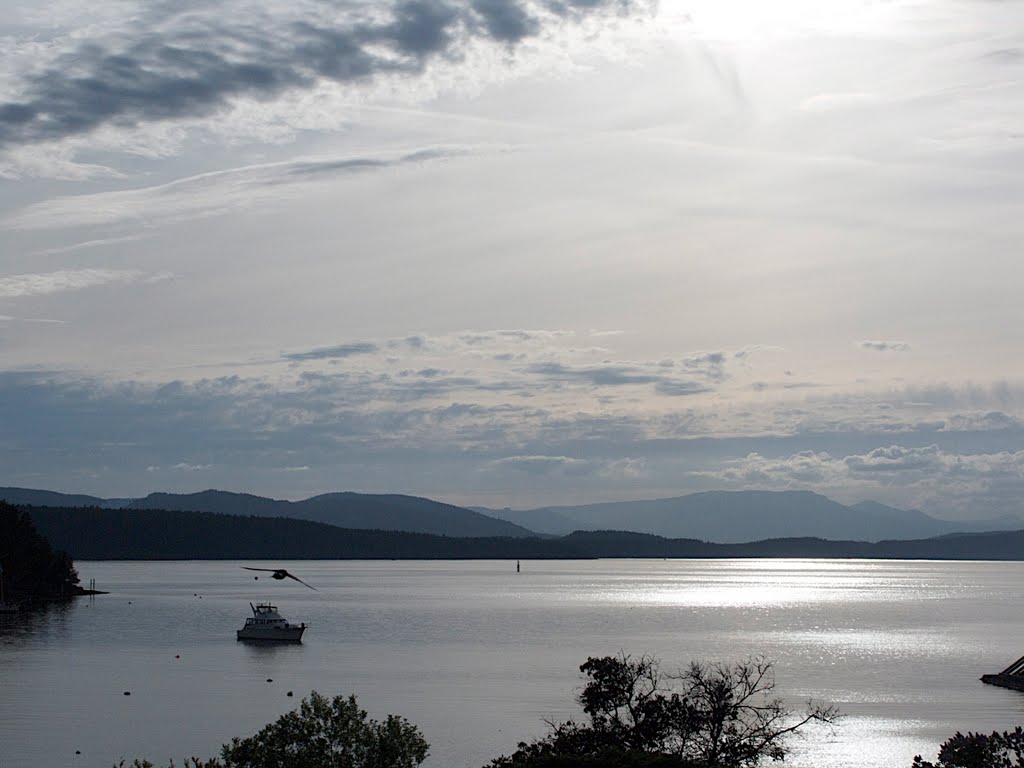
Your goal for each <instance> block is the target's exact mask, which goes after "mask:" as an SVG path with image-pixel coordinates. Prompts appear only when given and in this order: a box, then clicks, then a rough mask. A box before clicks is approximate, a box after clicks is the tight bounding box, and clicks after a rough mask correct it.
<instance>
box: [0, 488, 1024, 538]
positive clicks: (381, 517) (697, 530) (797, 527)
mask: <svg viewBox="0 0 1024 768" xmlns="http://www.w3.org/2000/svg"><path fill="white" fill-rule="evenodd" d="M0 500H5V501H7V502H8V503H11V504H16V505H30V506H36V507H65V508H66V507H78V508H81V507H97V508H101V509H121V510H128V511H131V510H168V511H189V512H209V513H214V514H227V515H243V516H257V517H285V518H292V519H300V520H309V521H314V522H320V523H326V524H328V525H333V526H337V527H340V528H346V529H358V530H368V529H370V530H386V531H405V532H410V533H427V534H434V535H440V536H454V537H512V538H523V537H529V536H535V535H537V534H540V535H543V536H564V535H566V534H569V533H572V532H573V531H632V532H636V533H644V534H651V535H654V536H660V537H663V538H667V539H692V540H700V541H705V542H715V543H721V544H729V543H742V542H755V541H762V540H766V539H781V538H807V537H810V538H819V539H827V540H831V541H865V542H878V541H883V540H916V539H928V538H932V537H935V536H943V535H946V534H954V533H974V532H983V531H1006V530H1018V529H1024V520H1022V519H1020V518H1016V517H1006V518H1002V519H999V520H987V521H972V522H966V521H961V522H951V521H947V520H940V519H938V518H935V517H931V516H930V515H927V514H925V513H923V512H920V511H917V510H904V509H896V508H894V507H889V506H886V505H884V504H879V503H877V502H872V501H865V502H861V503H859V504H853V505H849V506H848V505H844V504H840V503H838V502H836V501H833V500H831V499H829V498H827V497H825V496H821V495H819V494H816V493H811V492H808V491H782V492H773V491H713V492H706V493H693V494H689V495H687V496H678V497H675V498H668V499H656V500H648V501H623V502H608V503H603V504H586V505H578V506H560V507H543V508H539V509H529V510H510V509H501V510H499V509H486V508H473V509H467V508H463V507H457V506H453V505H451V504H443V503H441V502H437V501H431V500H429V499H424V498H419V497H416V496H402V495H382V494H361V493H348V492H345V493H328V494H324V495H321V496H314V497H312V498H309V499H305V500H303V501H281V500H277V499H268V498H265V497H262V496H254V495H251V494H246V493H230V492H227V491H217V490H209V491H202V492H200V493H190V494H174V493H151V494H149V495H148V496H146V497H145V498H140V499H126V498H117V499H103V498H98V497H95V496H86V495H73V494H61V493H56V492H53V491H45V490H32V489H26V488H0Z"/></svg>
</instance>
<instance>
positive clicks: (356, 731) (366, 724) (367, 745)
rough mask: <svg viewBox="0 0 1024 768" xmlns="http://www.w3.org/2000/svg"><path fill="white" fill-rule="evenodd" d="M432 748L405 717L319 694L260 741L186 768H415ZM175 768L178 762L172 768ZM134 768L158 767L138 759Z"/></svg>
mask: <svg viewBox="0 0 1024 768" xmlns="http://www.w3.org/2000/svg"><path fill="white" fill-rule="evenodd" d="M428 750H429V745H428V744H427V742H426V741H425V740H424V739H423V736H422V735H421V734H420V731H419V729H418V728H417V727H416V726H414V725H411V724H410V723H409V722H408V721H407V720H406V719H405V718H402V717H398V716H397V715H388V717H387V720H385V721H384V722H377V721H376V720H371V719H368V718H367V715H366V711H365V710H362V709H360V708H359V705H358V704H357V703H356V697H355V696H349V697H348V698H347V699H346V698H345V697H343V696H335V697H334V699H328V698H327V697H326V696H323V695H321V694H319V693H317V692H316V691H313V692H312V693H310V695H309V698H308V699H303V700H302V702H301V704H300V705H299V709H298V710H292V711H291V712H288V713H286V714H284V715H282V716H281V717H279V718H278V719H277V720H275V721H274V722H273V723H270V724H269V725H267V726H265V727H264V728H263V729H262V730H261V731H260V732H259V733H257V734H256V735H255V736H250V737H249V738H246V739H239V738H234V739H232V740H231V743H230V744H225V745H224V746H223V747H222V748H221V756H220V758H219V759H218V758H211V759H210V760H207V761H205V762H204V761H202V760H199V759H197V758H192V759H191V760H188V761H186V763H185V768H415V766H417V765H419V764H420V763H422V762H423V761H424V760H425V759H426V757H427V751H428ZM171 765H172V766H173V763H172V764H171ZM132 768H153V764H152V763H149V762H146V761H143V762H140V761H138V760H136V761H135V762H134V763H133V764H132Z"/></svg>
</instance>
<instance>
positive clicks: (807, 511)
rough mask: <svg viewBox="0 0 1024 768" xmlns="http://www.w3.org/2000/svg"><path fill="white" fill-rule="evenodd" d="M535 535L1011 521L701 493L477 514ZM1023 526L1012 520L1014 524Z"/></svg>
mask: <svg viewBox="0 0 1024 768" xmlns="http://www.w3.org/2000/svg"><path fill="white" fill-rule="evenodd" d="M484 511H485V512H486V514H489V515H491V516H494V517H501V518H502V519H505V520H509V521H510V522H515V523H518V524H520V525H524V526H528V527H529V528H530V529H531V530H534V531H537V532H538V533H549V534H556V535H562V534H566V533H568V532H570V531H572V530H623V531H637V532H640V533H651V534H655V535H658V536H666V537H670V538H679V537H686V538H693V539H701V540H703V541H715V542H721V543H738V542H744V541H756V540H759V539H768V538H786V537H817V538H822V539H830V540H853V541H880V540H884V539H920V538H928V537H931V536H938V535H941V534H945V533H953V532H963V531H977V530H985V526H990V527H989V528H988V529H989V530H991V529H993V528H997V527H998V528H1003V529H1006V528H1012V527H1014V524H1013V521H1010V520H1002V521H999V522H998V523H993V522H992V521H988V522H982V523H979V522H971V523H968V522H949V521H946V520H939V519H937V518H934V517H931V516H929V515H926V514H924V513H923V512H919V511H917V510H903V509H895V508H894V507H889V506H886V505H884V504H879V503H877V502H862V503H860V504H855V505H852V506H846V505H844V504H840V503H838V502H836V501H833V500H831V499H829V498H827V497H825V496H821V495H820V494H817V493H811V492H809V491H708V492H703V493H693V494H689V495H687V496H678V497H675V498H669V499H654V500H649V501H623V502H606V503H602V504H585V505H579V506H562V507H544V508H540V509H530V510H519V511H517V510H506V509H503V510H493V509H492V510H484ZM1022 524H1024V521H1019V520H1018V521H1016V525H1018V526H1019V525H1022Z"/></svg>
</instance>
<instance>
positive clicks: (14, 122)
mask: <svg viewBox="0 0 1024 768" xmlns="http://www.w3.org/2000/svg"><path fill="white" fill-rule="evenodd" d="M221 5H222V6H223V5H224V4H221ZM630 6H631V3H630V2H629V0H550V1H548V2H523V1H522V0H468V1H466V2H442V1H440V0H401V1H400V2H396V3H393V4H391V5H388V6H384V5H379V6H372V5H358V4H351V5H349V6H348V7H346V6H345V5H344V4H341V3H329V4H321V5H316V4H314V5H311V6H310V5H307V4H300V6H299V8H298V9H297V10H304V11H313V12H312V13H309V14H296V15H295V17H293V18H291V19H283V20H282V19H279V18H273V17H269V18H268V16H267V14H266V13H261V12H260V9H261V8H262V6H259V7H253V6H244V5H243V6H242V7H233V6H227V7H219V8H205V9H204V10H200V9H198V8H194V7H184V8H182V9H181V10H180V11H179V12H178V13H171V14H169V15H168V16H165V17H163V18H159V19H156V20H152V21H155V22H157V23H155V25H154V26H152V27H151V26H150V25H149V24H139V25H138V27H139V28H140V29H146V30H147V31H146V32H144V33H142V34H138V35H135V36H132V37H130V38H128V39H120V38H115V39H111V40H90V41H88V42H85V43H82V44H80V45H78V46H77V47H75V48H73V49H71V50H67V51H65V52H63V53H61V54H60V55H59V56H58V57H57V58H56V59H55V60H54V61H53V62H52V63H50V64H49V65H48V66H44V67H42V68H40V69H38V70H37V71H34V72H32V73H31V74H28V75H26V76H25V77H24V78H23V80H22V82H21V83H20V84H19V85H18V86H17V87H16V92H17V95H16V96H8V98H7V100H6V102H5V103H0V148H2V147H4V146H11V145H17V144H32V143H37V142H46V141H57V140H60V139H64V138H68V137H72V136H78V135H82V134H85V133H89V132H91V131H95V130H97V129H98V128H101V127H103V126H106V125H112V126H118V127H126V126H127V127H131V126H137V125H139V124H141V123H145V122H152V121H166V120H180V119H185V118H197V117H205V116H208V115H210V114H212V113H214V112H216V111H217V110H219V109H222V108H224V107H226V106H227V105H229V104H231V103H232V102H233V101H234V100H236V99H239V98H247V99H256V100H260V99H267V98H271V97H275V96H277V95H279V94H281V93H283V92H285V91H288V90H292V89H310V88H312V87H313V86H314V85H316V83H318V82H319V81H322V80H328V81H334V82H339V83H358V82H364V81H368V80H371V79H372V78H374V77H376V76H378V75H395V76H408V75H415V74H417V73H420V72H422V71H423V70H424V68H425V67H426V66H427V65H428V64H429V62H430V61H432V60H434V59H441V58H453V57H457V56H458V55H459V54H460V50H461V49H462V48H464V47H465V46H466V45H467V44H468V42H469V41H472V40H474V39H484V40H488V41H491V42H494V43H498V44H503V45H516V44H518V43H521V42H522V41H523V40H525V39H527V38H529V37H534V36H536V35H539V34H540V33H541V31H542V30H543V28H544V27H545V25H547V24H550V23H552V22H557V21H562V20H565V19H572V18H576V17H579V16H582V15H588V14H597V13H603V12H607V11H608V10H609V9H610V10H612V11H615V12H625V11H627V10H629V8H630ZM229 18H236V19H241V18H245V19H248V21H247V22H235V23H231V22H229V21H227V19H229Z"/></svg>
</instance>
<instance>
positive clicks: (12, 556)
mask: <svg viewBox="0 0 1024 768" xmlns="http://www.w3.org/2000/svg"><path fill="white" fill-rule="evenodd" d="M0 578H2V580H3V597H4V600H5V601H7V602H23V601H28V600H53V599H59V598H62V597H70V596H72V595H73V594H76V593H77V592H78V591H79V590H78V572H77V571H76V570H75V566H74V563H73V562H72V560H71V556H70V555H68V553H67V552H63V551H57V552H55V551H54V550H53V549H52V548H51V547H50V544H49V542H48V541H47V540H46V539H45V538H43V536H42V535H41V534H40V533H39V531H37V530H36V527H35V525H34V524H33V522H32V517H31V516H30V515H29V514H28V513H27V512H25V511H23V510H20V509H17V508H16V507H12V506H11V505H10V504H6V503H4V502H2V501H0Z"/></svg>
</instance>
